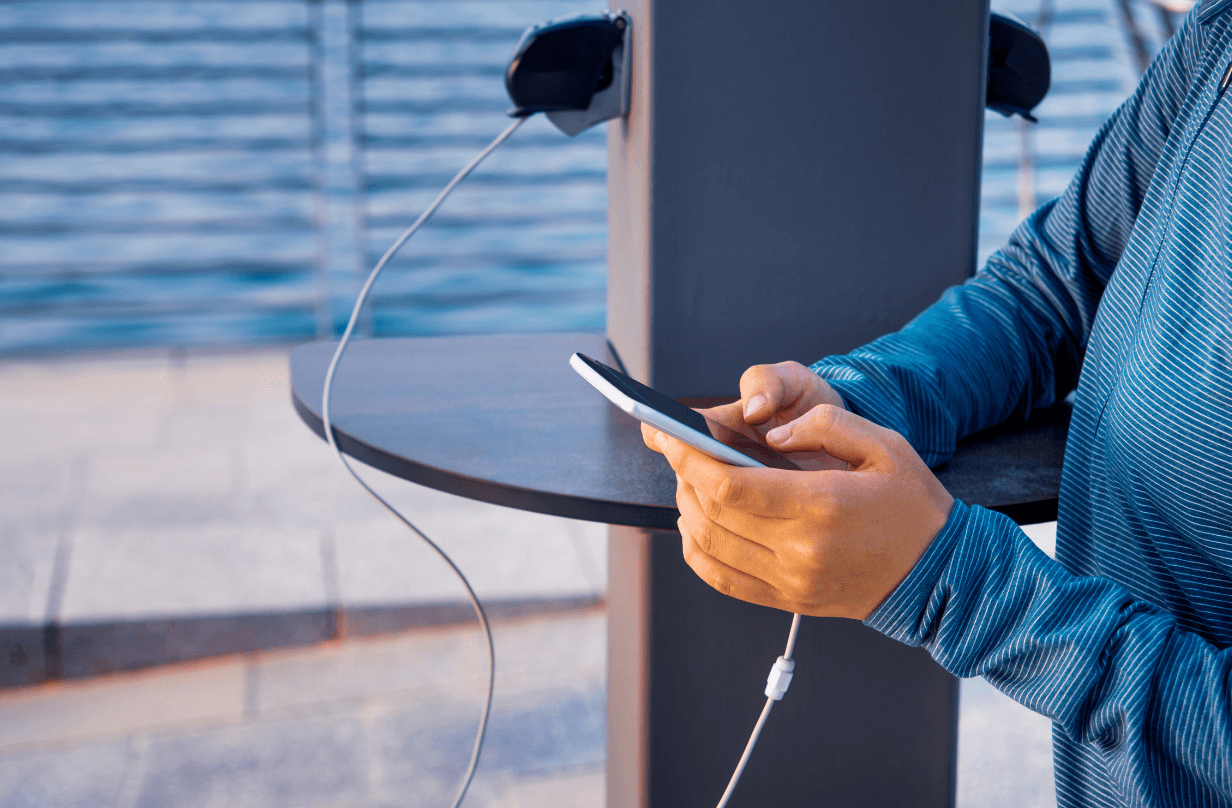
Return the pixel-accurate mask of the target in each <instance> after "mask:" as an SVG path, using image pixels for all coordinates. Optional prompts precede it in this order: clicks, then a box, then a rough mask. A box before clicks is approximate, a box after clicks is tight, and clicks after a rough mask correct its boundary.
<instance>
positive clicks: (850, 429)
mask: <svg viewBox="0 0 1232 808" xmlns="http://www.w3.org/2000/svg"><path fill="white" fill-rule="evenodd" d="M893 434H894V433H892V432H890V431H889V430H888V429H884V428H883V427H879V426H877V425H876V424H874V423H873V422H872V421H869V420H866V419H864V418H861V417H860V416H858V415H856V414H855V413H851V412H848V411H847V410H844V409H841V408H839V407H835V406H832V405H829V404H822V405H820V406H817V407H814V408H813V409H811V410H809V411H808V412H807V413H805V414H804V415H803V416H801V417H800V418H797V419H796V420H795V421H792V422H791V423H789V424H783V425H782V426H780V427H777V428H776V429H772V430H770V431H769V432H767V433H766V441H767V442H768V443H769V444H770V445H771V446H773V447H774V448H775V449H777V450H779V451H780V452H816V451H822V450H824V451H826V452H829V453H830V454H831V455H833V456H834V457H837V458H838V459H840V460H845V461H846V462H848V463H849V464H851V466H852V468H856V469H858V468H860V467H861V466H862V465H864V464H865V463H866V462H867V461H868V460H869V459H870V458H875V457H880V456H883V455H884V454H885V453H886V443H887V439H888V438H889V436H891V435H893Z"/></svg>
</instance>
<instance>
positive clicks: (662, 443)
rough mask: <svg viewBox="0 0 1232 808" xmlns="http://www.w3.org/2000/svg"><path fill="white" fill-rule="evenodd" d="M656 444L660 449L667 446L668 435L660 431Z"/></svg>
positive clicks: (656, 436) (656, 437)
mask: <svg viewBox="0 0 1232 808" xmlns="http://www.w3.org/2000/svg"><path fill="white" fill-rule="evenodd" d="M655 446H658V447H659V448H660V449H662V448H664V447H666V446H667V436H666V435H664V434H663V433H662V432H660V433H659V434H658V435H655Z"/></svg>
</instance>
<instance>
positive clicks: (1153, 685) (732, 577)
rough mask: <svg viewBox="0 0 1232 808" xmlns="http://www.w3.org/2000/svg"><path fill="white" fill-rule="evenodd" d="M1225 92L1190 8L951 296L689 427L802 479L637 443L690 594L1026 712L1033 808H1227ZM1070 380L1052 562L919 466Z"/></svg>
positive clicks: (1207, 9)
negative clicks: (852, 640) (890, 658)
mask: <svg viewBox="0 0 1232 808" xmlns="http://www.w3.org/2000/svg"><path fill="white" fill-rule="evenodd" d="M1230 83H1232V0H1214V1H1213V2H1212V0H1207V1H1206V2H1204V3H1202V4H1201V5H1200V6H1198V7H1197V8H1196V9H1195V10H1194V11H1193V12H1192V13H1191V14H1190V15H1189V16H1188V17H1187V19H1186V21H1185V23H1184V25H1183V26H1181V27H1180V29H1179V30H1178V32H1177V34H1176V35H1175V36H1174V37H1173V38H1172V40H1171V41H1170V42H1169V43H1168V44H1167V46H1166V47H1165V48H1164V49H1163V50H1162V51H1161V52H1160V54H1159V56H1158V57H1157V58H1156V59H1155V60H1154V62H1153V63H1152V65H1151V66H1150V68H1149V70H1148V71H1147V72H1146V74H1145V75H1144V77H1143V79H1142V81H1141V83H1140V84H1139V86H1138V87H1137V89H1136V91H1135V92H1134V94H1133V95H1132V96H1131V97H1130V98H1129V99H1128V100H1127V101H1126V102H1125V103H1124V104H1123V105H1122V106H1121V107H1120V108H1119V109H1118V111H1117V112H1116V113H1115V114H1114V115H1113V116H1112V117H1111V118H1110V119H1109V120H1108V121H1107V122H1106V123H1105V125H1104V126H1103V127H1102V129H1101V130H1100V131H1099V133H1098V134H1097V135H1096V137H1095V139H1094V141H1093V142H1092V144H1091V146H1090V148H1089V150H1088V152H1087V154H1086V156H1085V158H1084V160H1083V162H1082V164H1081V167H1080V168H1079V170H1078V172H1077V174H1076V176H1075V177H1074V179H1073V181H1072V182H1071V183H1070V185H1069V186H1068V188H1067V189H1066V191H1065V192H1064V194H1063V195H1062V196H1061V197H1060V198H1058V199H1056V200H1054V201H1053V202H1050V203H1048V204H1045V205H1044V206H1043V207H1041V208H1040V209H1039V210H1037V211H1035V212H1034V213H1033V214H1032V215H1031V216H1029V217H1028V218H1027V219H1026V220H1025V221H1024V222H1023V223H1022V224H1021V225H1020V226H1019V227H1018V228H1017V229H1016V231H1015V232H1014V234H1013V235H1012V237H1011V239H1010V241H1009V243H1008V244H1007V246H1005V247H1004V248H1003V249H1001V250H1000V251H999V252H997V253H996V254H995V255H993V257H992V258H991V259H990V260H989V261H988V262H987V264H986V265H985V266H984V267H983V268H982V269H981V270H980V271H979V272H978V273H977V274H976V275H975V276H973V277H972V278H971V279H970V280H969V281H967V282H966V283H965V284H963V285H960V286H957V287H954V288H951V289H949V290H948V291H947V292H946V293H945V294H944V295H943V296H942V298H941V299H940V300H939V301H938V302H937V303H935V304H934V305H932V306H931V307H930V308H928V309H927V310H926V311H924V312H923V313H922V314H921V315H919V316H918V317H917V318H916V319H915V320H913V321H912V322H911V323H909V324H908V325H907V326H906V327H904V328H903V329H902V330H901V331H899V332H897V333H894V334H890V335H887V336H884V337H882V338H880V339H878V340H876V341H874V342H872V343H870V344H868V345H866V346H864V347H862V348H859V349H857V350H855V351H853V352H851V353H849V354H847V355H845V356H831V357H827V358H824V359H822V360H820V361H818V362H817V363H816V364H814V365H813V366H812V367H810V368H805V367H803V366H801V365H798V364H794V363H783V364H778V365H761V366H757V367H753V368H750V369H749V370H748V371H746V372H745V374H744V375H743V377H742V378H741V380H740V394H741V396H740V400H739V401H737V402H735V403H733V404H730V405H727V406H724V407H718V408H715V409H712V410H709V411H708V414H709V415H710V417H712V418H714V419H715V420H719V421H721V422H723V423H725V424H727V425H729V426H732V427H733V428H739V429H742V430H744V431H746V433H747V434H750V435H754V434H755V435H757V436H760V437H763V438H764V439H765V440H766V441H767V443H768V444H769V445H770V446H772V447H773V448H776V449H779V450H780V451H785V452H824V453H827V454H828V456H830V457H831V461H830V465H829V466H825V465H823V466H822V467H819V468H817V469H816V470H809V471H781V470H776V469H761V468H759V469H746V468H737V467H734V466H728V465H725V464H723V463H720V462H718V461H715V460H713V459H711V458H709V457H707V456H706V455H704V454H702V453H700V452H697V451H695V450H693V449H691V448H689V447H687V446H685V445H684V444H682V443H680V442H678V441H676V440H674V439H672V438H670V437H669V436H667V435H664V434H661V433H659V432H657V431H655V430H653V429H651V428H650V427H643V435H644V438H645V440H646V442H647V444H648V445H649V446H651V447H652V448H654V449H656V450H658V451H660V452H662V453H663V454H664V455H665V456H666V457H667V460H668V461H669V462H670V463H671V465H672V467H673V468H674V469H675V471H676V473H677V478H678V488H677V494H676V501H677V505H678V508H679V510H680V514H681V515H680V520H679V529H680V534H681V539H682V544H683V550H684V557H685V559H686V560H687V562H688V563H689V565H690V566H691V567H692V568H693V569H694V570H695V571H696V572H697V574H698V575H699V576H701V577H702V578H703V579H704V580H705V581H707V582H708V583H709V584H710V585H712V586H714V587H715V588H716V589H718V590H719V591H721V592H724V593H726V594H729V595H732V596H734V597H737V598H741V599H744V600H747V601H751V602H754V603H760V604H764V605H767V606H772V607H775V608H779V609H784V610H787V611H794V612H801V613H804V614H811V615H831V616H841V617H848V618H853V619H859V620H863V621H864V622H865V623H866V624H867V625H869V626H871V627H873V628H874V629H876V630H878V631H881V632H883V633H885V634H886V635H888V636H890V637H893V638H895V639H897V640H900V641H902V642H904V643H908V644H911V645H919V646H923V647H924V648H926V649H927V650H928V651H929V653H931V654H932V656H933V657H934V658H935V659H936V660H937V661H938V662H939V663H940V664H941V665H942V666H944V667H945V668H946V669H947V670H949V671H950V672H952V673H953V674H955V675H958V676H962V677H972V676H983V677H985V678H987V679H988V680H989V681H990V682H991V683H992V684H993V685H995V686H996V687H997V688H999V689H1000V690H1002V691H1003V692H1005V693H1006V694H1008V695H1009V696H1010V697H1012V698H1014V699H1015V700H1017V701H1019V702H1020V703H1022V704H1024V705H1026V706H1027V707H1029V708H1031V709H1032V710H1035V711H1036V712H1039V713H1042V714H1044V715H1046V716H1049V717H1050V718H1051V719H1052V720H1053V722H1054V733H1053V736H1054V761H1055V772H1056V786H1057V801H1058V803H1059V805H1060V806H1065V807H1068V806H1159V805H1178V806H1180V805H1184V806H1190V805H1193V806H1197V805H1202V806H1215V805H1222V806H1232V647H1230V646H1232V93H1227V92H1225V91H1226V90H1227V88H1228V85H1229V84H1230ZM1075 383H1076V392H1075V397H1074V408H1073V417H1072V421H1071V426H1070V432H1069V438H1068V445H1067V450H1066V455H1065V462H1064V469H1063V475H1062V481H1061V491H1060V504H1059V514H1058V519H1057V551H1056V560H1055V561H1054V560H1052V559H1051V558H1049V557H1048V556H1046V555H1044V553H1042V552H1041V551H1039V550H1038V549H1037V548H1036V547H1035V546H1034V545H1033V544H1032V543H1031V542H1030V540H1028V539H1027V537H1026V536H1025V535H1024V533H1023V532H1022V530H1020V529H1019V528H1018V527H1017V526H1016V525H1015V524H1014V523H1013V522H1012V521H1011V520H1010V519H1008V518H1007V517H1004V516H1002V515H1000V514H997V513H994V512H992V511H988V510H985V509H983V508H980V507H978V506H969V505H967V504H964V503H962V502H956V501H954V500H953V499H952V498H951V497H950V495H949V494H948V493H947V492H946V491H945V489H944V488H943V487H942V486H941V485H940V484H939V482H938V481H937V479H936V478H935V477H934V476H933V474H932V473H931V472H930V471H929V467H930V466H935V465H937V464H940V463H943V462H944V461H945V460H946V459H948V458H949V457H950V456H951V454H952V453H953V451H954V448H955V444H956V442H957V441H958V440H959V439H960V438H961V437H963V436H964V435H968V434H971V433H974V432H977V431H979V430H981V429H984V428H986V427H990V426H993V425H995V424H998V423H1001V422H1004V421H1006V420H1008V419H1013V418H1023V417H1025V416H1027V415H1028V414H1029V413H1030V412H1031V411H1032V410H1034V409H1036V408H1039V407H1047V406H1049V405H1052V404H1053V403H1055V402H1057V401H1058V400H1059V399H1060V398H1062V397H1064V396H1066V395H1067V394H1068V393H1069V392H1070V391H1071V390H1073V389H1074V388H1075Z"/></svg>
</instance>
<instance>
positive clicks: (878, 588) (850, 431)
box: [653, 404, 954, 620]
mask: <svg viewBox="0 0 1232 808" xmlns="http://www.w3.org/2000/svg"><path fill="white" fill-rule="evenodd" d="M766 437H767V442H768V443H769V445H770V446H771V447H772V448H774V449H777V450H779V451H782V452H785V453H786V452H795V451H819V450H824V451H826V452H828V453H829V454H830V455H833V456H834V457H836V458H838V459H839V460H841V461H844V462H845V463H846V464H847V466H848V469H847V470H822V471H783V470H780V469H768V468H740V467H737V466H730V465H727V464H726V463H722V462H720V461H718V460H715V459H713V458H711V457H709V456H707V455H705V454H703V453H702V452H699V451H697V450H696V449H693V448H692V447H690V446H687V445H685V444H683V443H681V442H680V441H677V440H675V439H674V438H672V437H670V436H668V435H665V434H663V433H659V432H656V433H655V434H654V437H653V440H654V446H655V448H656V449H657V450H658V451H661V452H662V453H663V454H664V456H665V457H666V458H667V460H668V462H669V463H671V465H672V468H673V469H675V470H676V475H677V479H678V485H677V490H676V505H677V507H678V508H679V509H680V519H679V521H678V523H677V524H678V526H679V529H680V533H681V537H682V541H683V547H684V557H685V561H687V562H688V564H689V566H690V567H692V568H693V570H694V571H695V572H696V573H697V574H698V575H699V576H701V578H702V579H703V580H704V581H706V582H707V583H708V584H710V585H711V586H713V587H714V588H715V589H717V590H719V591H720V592H722V593H724V594H727V595H731V596H732V597H736V598H740V599H741V600H746V601H750V602H752V603H760V604H762V605H765V606H772V607H775V608H779V609H784V610H786V611H791V612H799V613H802V614H812V615H828V616H835V617H850V618H855V619H860V620H862V619H864V618H865V617H867V616H868V615H869V614H871V613H872V611H873V610H874V609H875V608H876V607H877V606H878V605H879V604H880V603H881V602H882V601H883V600H884V599H885V598H886V596H888V595H889V594H890V592H892V591H893V590H894V588H895V587H896V586H897V585H898V584H899V583H900V582H901V581H902V580H903V579H904V578H905V577H906V576H907V574H908V573H909V572H910V571H911V568H912V567H914V566H915V564H916V562H917V561H919V559H920V557H921V556H922V555H923V554H924V551H925V550H926V549H927V548H928V545H929V544H930V543H931V542H932V540H933V539H934V538H935V537H936V535H937V533H938V532H939V531H940V530H941V528H942V526H943V525H944V524H945V522H946V519H947V518H948V517H949V513H950V509H951V508H952V507H953V504H954V499H953V497H951V496H950V495H949V493H948V492H947V491H946V490H945V488H944V487H942V485H941V483H940V482H938V480H937V478H936V477H935V476H933V473H932V472H931V471H930V470H929V469H928V467H927V466H925V465H924V462H923V461H922V460H921V459H920V457H919V455H917V454H916V452H915V450H914V449H912V448H911V446H910V444H908V443H907V441H906V439H905V438H903V437H902V436H901V435H899V434H898V433H896V432H893V431H891V430H889V429H885V428H882V427H879V426H877V425H876V424H873V423H872V422H871V421H868V420H866V419H864V418H861V417H859V416H857V415H854V414H853V413H850V412H847V411H846V410H844V409H842V408H840V407H836V406H834V405H831V404H822V405H820V406H816V407H814V408H812V409H810V410H809V411H808V412H807V413H806V414H804V415H802V416H798V417H796V418H795V419H794V420H789V423H788V424H785V425H783V426H780V427H778V428H776V429H773V430H771V431H770V432H769V433H768V434H767V436H766Z"/></svg>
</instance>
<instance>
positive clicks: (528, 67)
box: [505, 17, 624, 115]
mask: <svg viewBox="0 0 1232 808" xmlns="http://www.w3.org/2000/svg"><path fill="white" fill-rule="evenodd" d="M623 36H624V30H623V27H622V26H621V25H618V24H617V23H615V22H613V21H612V20H610V19H606V18H596V17H590V18H585V19H572V20H562V21H561V22H557V23H549V24H547V25H544V26H541V27H536V28H532V29H531V30H529V31H527V32H526V34H525V35H524V36H523V37H522V41H521V42H519V43H518V48H517V50H516V51H515V52H514V55H513V59H511V60H510V62H509V69H508V70H507V71H506V72H505V89H506V90H508V91H509V98H510V99H512V100H513V103H514V105H515V109H514V111H513V114H519V115H529V114H530V113H532V112H554V111H558V110H582V109H586V108H587V107H589V106H590V101H591V98H593V97H594V94H595V93H596V92H598V91H599V90H602V89H604V87H605V86H606V85H608V84H610V83H611V81H612V52H613V51H614V50H615V49H616V46H617V45H619V44H620V40H621V37H623Z"/></svg>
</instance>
